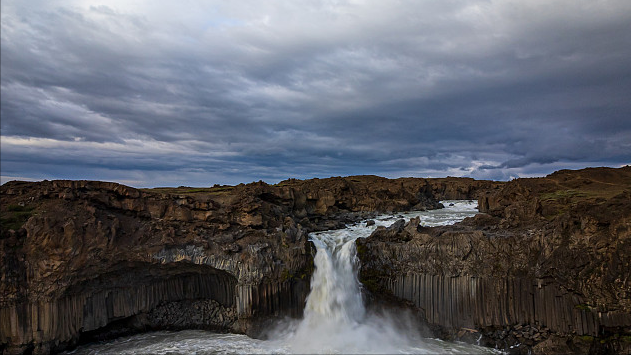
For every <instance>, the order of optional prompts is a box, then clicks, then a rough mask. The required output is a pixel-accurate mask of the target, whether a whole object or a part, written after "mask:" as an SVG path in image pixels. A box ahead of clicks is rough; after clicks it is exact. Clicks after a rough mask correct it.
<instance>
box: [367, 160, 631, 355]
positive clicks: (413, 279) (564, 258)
mask: <svg viewBox="0 0 631 355" xmlns="http://www.w3.org/2000/svg"><path fill="white" fill-rule="evenodd" d="M479 206H480V210H481V211H482V212H486V213H484V214H479V215H477V216H476V217H473V218H468V219H466V220H465V221H463V222H461V223H459V224H457V225H455V226H448V227H435V228H425V227H422V226H420V224H419V222H420V221H419V220H412V221H410V222H409V223H407V224H404V223H403V222H399V223H395V224H394V225H393V226H391V227H389V228H380V229H377V230H376V231H375V232H374V233H373V234H372V235H371V236H370V237H369V238H367V239H363V240H361V239H360V240H358V241H357V247H358V255H359V257H360V259H361V265H362V266H361V268H362V269H361V273H360V278H361V280H362V282H363V283H364V284H365V285H367V287H368V288H369V289H370V290H371V291H372V292H373V293H374V294H377V295H378V294H384V295H391V296H395V297H398V298H401V299H406V300H409V301H412V302H413V303H414V304H415V305H416V306H417V307H418V308H419V309H421V312H422V313H423V315H424V316H425V318H426V319H427V320H428V322H429V323H430V324H433V325H435V326H436V327H438V328H441V329H442V331H443V332H445V333H447V334H446V335H445V336H448V337H451V338H455V339H458V338H464V339H472V338H474V337H479V339H480V340H481V341H482V343H483V344H486V345H489V346H494V347H499V348H502V349H505V350H507V351H510V352H516V353H520V352H521V351H526V352H527V351H532V350H534V351H535V352H536V353H550V352H558V353H569V352H577V353H585V352H589V351H593V352H598V351H601V352H603V351H604V352H605V353H606V352H610V353H616V352H618V351H620V352H623V351H629V350H630V349H631V341H630V340H631V338H630V337H629V335H630V333H631V297H630V296H631V278H630V276H631V271H630V270H631V168H622V169H605V168H600V169H586V170H582V171H574V172H570V171H561V172H557V173H555V174H552V175H550V176H548V177H546V178H537V179H518V180H514V181H511V182H509V183H506V184H505V185H504V186H502V187H501V188H499V189H491V190H487V191H485V192H484V193H483V194H481V195H480V196H479ZM625 349H626V350H625Z"/></svg>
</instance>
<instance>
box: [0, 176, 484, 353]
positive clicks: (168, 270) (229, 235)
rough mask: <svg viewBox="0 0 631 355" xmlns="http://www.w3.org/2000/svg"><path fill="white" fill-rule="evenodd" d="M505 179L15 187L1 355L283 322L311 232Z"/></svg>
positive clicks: (0, 259) (5, 240)
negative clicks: (159, 332)
mask: <svg viewBox="0 0 631 355" xmlns="http://www.w3.org/2000/svg"><path fill="white" fill-rule="evenodd" d="M452 180H453V179H452ZM457 183H460V184H461V187H452V186H451V185H450V184H457ZM493 184H494V183H492V182H475V183H473V185H472V182H471V181H469V180H466V179H463V180H459V179H455V180H453V182H450V183H447V184H442V181H441V182H437V181H432V182H430V181H429V180H425V179H397V180H388V179H384V178H379V177H375V176H358V177H348V178H331V179H322V180H318V179H314V180H308V181H299V180H287V181H284V182H282V183H280V184H277V185H272V186H270V185H267V184H265V183H262V182H259V183H252V184H248V185H239V186H235V187H231V186H216V187H213V188H204V189H194V188H187V187H180V188H157V189H144V190H139V189H134V188H130V187H127V186H123V185H119V184H115V183H107V182H95V181H44V182H39V183H26V182H9V183H7V184H4V185H2V187H1V188H0V197H1V201H2V205H1V212H2V214H1V218H2V230H1V233H2V234H1V237H0V296H1V299H0V351H4V352H6V353H14V352H15V353H22V352H35V353H49V352H56V351H60V350H63V349H67V348H68V347H72V346H73V345H74V344H76V343H78V342H81V341H88V340H94V339H103V338H107V337H111V336H116V335H122V334H126V333H130V332H135V331H143V330H150V329H183V328H204V329H213V330H218V331H233V332H248V333H256V331H257V329H258V325H259V324H262V323H263V322H265V320H266V319H268V318H269V317H275V316H281V315H289V316H299V315H301V313H302V310H303V307H304V302H305V298H306V296H307V294H308V292H309V280H310V277H311V273H312V271H313V255H312V254H313V250H312V244H311V243H310V242H309V241H308V238H307V234H308V233H309V232H310V231H315V230H324V229H333V228H340V227H342V226H344V223H345V222H349V221H356V220H359V219H361V218H367V217H369V216H371V215H373V214H375V213H377V212H386V211H403V210H409V209H413V208H415V209H431V208H437V207H439V204H438V201H437V200H436V199H435V197H434V196H446V195H448V194H456V193H460V192H461V191H466V192H467V193H472V191H474V192H476V193H481V191H482V186H486V185H493ZM471 186H473V187H471ZM459 191H460V192H459Z"/></svg>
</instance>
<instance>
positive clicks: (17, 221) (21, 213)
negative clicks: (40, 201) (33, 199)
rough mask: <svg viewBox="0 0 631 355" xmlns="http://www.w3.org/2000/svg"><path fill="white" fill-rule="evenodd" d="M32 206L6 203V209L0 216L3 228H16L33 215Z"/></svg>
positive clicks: (20, 226)
mask: <svg viewBox="0 0 631 355" xmlns="http://www.w3.org/2000/svg"><path fill="white" fill-rule="evenodd" d="M34 209H35V208H34V207H26V206H20V205H8V206H7V211H6V212H3V213H2V216H0V224H1V225H2V229H4V230H9V229H13V230H18V229H20V228H22V226H23V225H24V223H26V221H27V220H28V219H29V218H31V216H32V215H33V210H34Z"/></svg>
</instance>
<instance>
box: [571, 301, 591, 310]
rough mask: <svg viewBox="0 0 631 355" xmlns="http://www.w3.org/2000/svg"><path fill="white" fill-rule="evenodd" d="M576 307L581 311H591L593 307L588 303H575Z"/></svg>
mask: <svg viewBox="0 0 631 355" xmlns="http://www.w3.org/2000/svg"><path fill="white" fill-rule="evenodd" d="M574 308H576V309H580V310H581V311H589V310H591V309H592V308H591V307H590V306H589V305H588V304H585V303H581V304H576V305H574Z"/></svg>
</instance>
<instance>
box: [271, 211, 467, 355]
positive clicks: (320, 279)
mask: <svg viewBox="0 0 631 355" xmlns="http://www.w3.org/2000/svg"><path fill="white" fill-rule="evenodd" d="M446 203H447V204H448V208H447V209H446V210H438V211H435V212H416V213H406V214H404V215H400V216H383V217H381V218H379V219H377V220H376V224H375V225H374V226H372V227H367V226H366V225H365V224H362V225H356V226H350V227H348V228H346V229H342V230H335V231H326V232H320V233H313V234H311V240H312V241H313V243H314V245H315V246H316V249H317V253H316V256H315V258H314V264H315V272H314V274H313V277H312V279H311V293H310V294H309V297H308V298H307V304H306V307H305V312H304V319H303V320H302V321H301V322H300V323H299V324H298V325H297V326H296V327H295V331H294V332H293V333H291V334H289V336H286V337H285V339H284V340H283V341H284V342H285V343H286V344H287V345H288V346H289V349H288V350H289V351H290V352H294V353H395V352H396V353H437V352H439V353H443V352H452V353H457V352H459V351H458V350H459V349H458V347H453V346H452V347H449V348H445V345H446V343H444V342H440V341H437V340H423V339H422V338H421V337H420V334H419V333H418V331H417V327H416V326H415V325H413V322H407V323H406V322H404V320H405V317H404V315H400V314H399V315H396V316H394V315H390V316H389V315H386V314H383V313H382V314H379V315H376V314H369V313H368V312H367V310H366V308H365V307H364V302H363V299H362V293H361V284H360V282H359V280H358V278H357V271H358V266H359V265H358V259H357V256H356V249H355V240H356V239H357V238H361V237H368V236H369V235H370V234H371V233H372V231H374V229H375V228H376V227H377V226H379V225H382V226H388V225H390V224H392V223H393V222H394V221H396V220H397V219H399V218H401V217H404V218H405V219H409V218H411V217H415V216H417V215H420V214H423V215H424V217H425V218H424V219H425V221H424V222H423V224H424V225H428V226H436V225H444V224H451V223H454V222H455V221H458V220H461V219H463V218H464V217H467V216H471V215H473V214H475V213H476V210H475V207H476V204H475V203H474V202H465V201H446ZM450 204H451V206H449V205H450ZM395 320H396V321H395ZM451 345H453V344H451ZM471 351H472V349H471V348H467V349H466V352H471Z"/></svg>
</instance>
